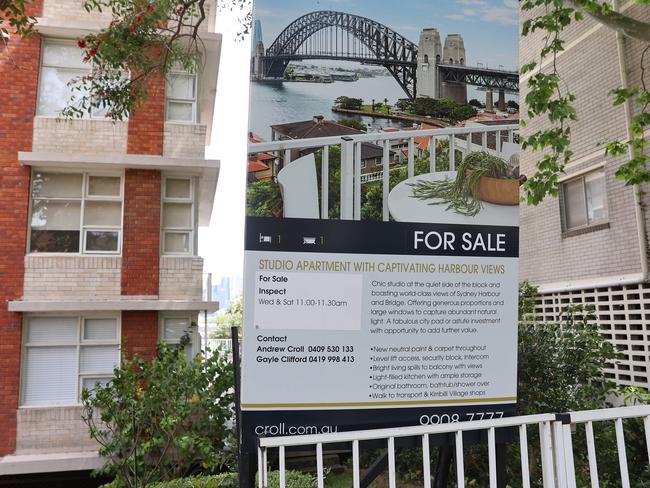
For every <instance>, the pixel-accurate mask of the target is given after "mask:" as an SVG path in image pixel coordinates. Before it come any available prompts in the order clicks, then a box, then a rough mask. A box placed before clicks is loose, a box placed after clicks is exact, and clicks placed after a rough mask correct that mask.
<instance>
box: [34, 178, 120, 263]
mask: <svg viewBox="0 0 650 488" xmlns="http://www.w3.org/2000/svg"><path fill="white" fill-rule="evenodd" d="M31 203H32V212H31V221H30V230H31V234H30V246H29V249H30V252H61V253H78V252H80V251H81V252H84V253H113V254H115V253H119V252H120V241H121V239H120V237H121V233H122V177H121V176H118V175H104V174H88V173H57V172H46V171H37V170H35V171H34V172H33V174H32V202H31Z"/></svg>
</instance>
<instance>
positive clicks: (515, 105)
mask: <svg viewBox="0 0 650 488" xmlns="http://www.w3.org/2000/svg"><path fill="white" fill-rule="evenodd" d="M506 107H508V108H514V109H515V110H519V104H518V103H517V102H515V101H514V100H508V101H507V102H506Z"/></svg>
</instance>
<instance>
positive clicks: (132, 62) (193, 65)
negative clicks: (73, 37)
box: [62, 0, 207, 120]
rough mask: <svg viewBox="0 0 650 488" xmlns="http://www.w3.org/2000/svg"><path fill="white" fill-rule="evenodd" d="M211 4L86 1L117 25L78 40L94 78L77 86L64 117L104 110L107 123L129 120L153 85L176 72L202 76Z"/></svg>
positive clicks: (173, 0) (84, 78)
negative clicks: (201, 29) (204, 27)
mask: <svg viewBox="0 0 650 488" xmlns="http://www.w3.org/2000/svg"><path fill="white" fill-rule="evenodd" d="M206 1H207V0H158V1H156V2H149V1H146V0H143V1H136V0H84V3H83V5H84V8H85V9H86V10H87V11H88V12H92V11H99V12H101V11H104V10H109V11H111V12H112V17H113V20H112V21H111V22H110V24H109V25H108V26H107V27H105V28H103V29H101V30H100V31H99V32H98V33H91V34H86V35H85V36H83V37H82V38H80V39H79V40H78V45H79V48H80V49H81V50H82V51H83V55H84V58H83V60H84V62H86V63H88V64H89V65H90V67H91V72H90V74H88V75H85V76H82V77H78V78H76V79H74V80H72V81H71V83H70V84H71V86H72V88H73V92H74V94H75V95H74V96H73V99H72V100H71V101H70V102H69V104H68V106H67V107H66V108H65V109H64V110H63V111H62V115H63V116H64V117H69V118H71V117H82V116H83V115H85V114H90V113H91V112H92V111H97V110H98V109H103V110H105V111H106V117H108V118H110V119H113V120H124V119H125V118H126V117H128V115H129V113H130V112H131V111H132V110H133V109H134V108H136V107H137V106H138V105H139V104H140V103H141V102H142V100H143V99H144V98H146V95H147V90H148V86H149V82H150V80H152V79H155V78H157V77H161V78H165V77H166V76H167V75H168V73H170V72H171V71H172V70H182V71H186V72H190V73H195V72H197V71H198V69H199V67H200V66H201V64H202V56H201V49H200V46H201V38H200V36H199V33H198V32H199V31H198V28H199V26H200V25H201V24H202V23H203V22H204V21H205V19H206V17H207V11H206V9H207V6H206Z"/></svg>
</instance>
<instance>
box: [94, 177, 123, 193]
mask: <svg viewBox="0 0 650 488" xmlns="http://www.w3.org/2000/svg"><path fill="white" fill-rule="evenodd" d="M88 195H91V196H111V197H119V196H120V178H119V176H89V177H88Z"/></svg>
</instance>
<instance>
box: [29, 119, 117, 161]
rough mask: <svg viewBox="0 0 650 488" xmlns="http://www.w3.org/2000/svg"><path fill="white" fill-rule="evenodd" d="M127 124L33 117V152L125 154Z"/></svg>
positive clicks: (108, 121)
mask: <svg viewBox="0 0 650 488" xmlns="http://www.w3.org/2000/svg"><path fill="white" fill-rule="evenodd" d="M127 127H128V126H127V123H126V122H115V123H113V122H111V121H110V120H83V119H82V120H62V119H57V118H55V117H35V118H34V144H33V147H32V150H33V151H34V152H41V151H43V152H74V153H83V154H106V153H119V154H125V153H126V142H127Z"/></svg>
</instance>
